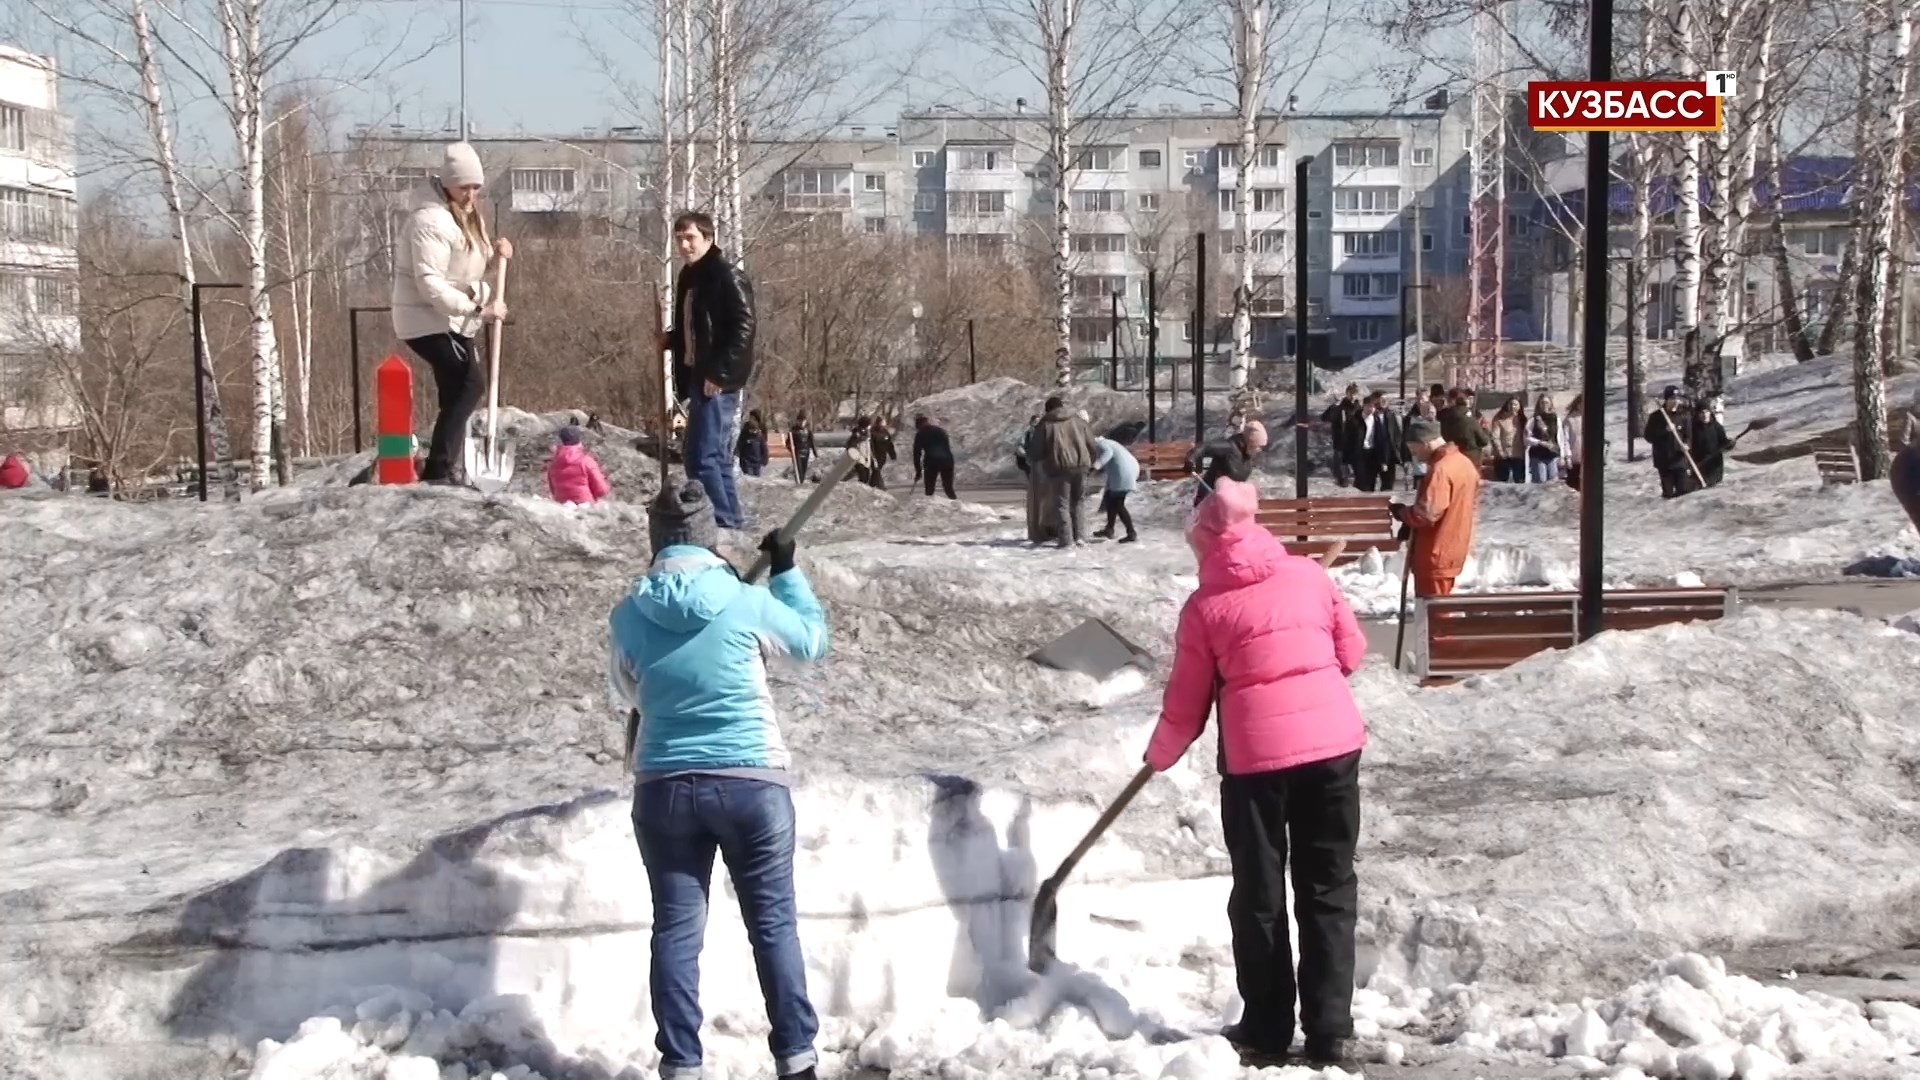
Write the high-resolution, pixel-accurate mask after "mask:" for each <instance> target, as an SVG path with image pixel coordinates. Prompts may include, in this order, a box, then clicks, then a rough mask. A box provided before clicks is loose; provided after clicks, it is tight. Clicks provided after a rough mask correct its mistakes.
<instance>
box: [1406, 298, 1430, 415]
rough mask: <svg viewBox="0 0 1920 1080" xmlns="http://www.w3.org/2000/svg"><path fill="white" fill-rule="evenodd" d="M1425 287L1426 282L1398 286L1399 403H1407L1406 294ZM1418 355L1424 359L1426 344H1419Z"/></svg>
mask: <svg viewBox="0 0 1920 1080" xmlns="http://www.w3.org/2000/svg"><path fill="white" fill-rule="evenodd" d="M1426 287H1427V283H1426V282H1424V281H1423V282H1421V283H1419V284H1418V285H1401V286H1400V403H1401V404H1403V405H1404V404H1406V402H1407V294H1408V293H1412V292H1420V291H1422V290H1424V289H1425V288H1426ZM1420 355H1421V358H1422V359H1423V360H1424V359H1425V357H1426V342H1424V341H1423V342H1421V343H1420Z"/></svg>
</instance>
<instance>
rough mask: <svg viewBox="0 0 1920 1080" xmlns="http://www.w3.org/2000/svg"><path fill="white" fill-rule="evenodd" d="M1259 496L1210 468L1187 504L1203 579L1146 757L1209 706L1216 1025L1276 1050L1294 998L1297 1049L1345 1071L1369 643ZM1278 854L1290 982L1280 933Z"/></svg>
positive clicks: (1185, 733) (1258, 1052)
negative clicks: (1216, 792)
mask: <svg viewBox="0 0 1920 1080" xmlns="http://www.w3.org/2000/svg"><path fill="white" fill-rule="evenodd" d="M1259 504H1260V496H1259V492H1258V491H1256V490H1255V489H1254V487H1253V485H1251V484H1245V483H1241V482H1239V481H1236V480H1233V479H1231V478H1226V477H1222V478H1221V479H1220V480H1219V481H1217V482H1216V484H1215V486H1214V489H1213V494H1211V495H1209V496H1207V498H1206V499H1205V500H1204V501H1202V502H1201V503H1200V505H1199V506H1198V507H1196V508H1195V510H1194V515H1193V519H1192V523H1191V524H1190V525H1189V527H1188V530H1187V542H1188V544H1189V545H1190V546H1191V547H1192V548H1193V551H1194V554H1195V556H1196V557H1197V558H1198V560H1199V564H1200V587H1199V588H1198V589H1196V590H1194V593H1193V595H1192V596H1190V597H1188V598H1187V603H1186V606H1185V607H1184V608H1183V609H1182V610H1181V612H1180V625H1179V629H1178V631H1177V632H1176V634H1175V652H1174V660H1173V671H1172V673H1171V674H1170V675H1169V676H1168V679H1167V689H1166V695H1165V698H1164V701H1163V704H1162V706H1161V712H1160V722H1159V724H1158V725H1157V726H1156V727H1155V728H1154V732H1153V739H1152V741H1151V743H1150V744H1149V745H1148V747H1147V755H1146V761H1147V764H1148V765H1150V766H1152V767H1153V768H1154V769H1155V770H1157V771H1165V770H1167V769H1170V768H1172V767H1173V765H1174V764H1175V763H1177V762H1178V761H1179V760H1180V758H1181V756H1182V755H1184V754H1185V753H1186V751H1187V747H1189V746H1190V745H1192V743H1193V741H1194V740H1195V739H1196V738H1198V737H1199V735H1200V732H1201V729H1202V728H1204V727H1205V726H1206V722H1207V714H1208V712H1209V710H1211V709H1214V708H1216V707H1217V709H1218V715H1219V739H1220V748H1219V754H1220V766H1219V767H1220V774H1221V781H1220V818H1221V825H1222V827H1223V829H1224V832H1225V835H1226V842H1227V849H1228V852H1229V854H1230V855H1231V857H1232V861H1233V893H1232V896H1231V897H1230V899H1229V900H1228V901H1227V919H1228V922H1229V923H1230V925H1231V926H1232V929H1233V957H1234V966H1235V968H1236V969H1237V978H1238V981H1239V989H1240V996H1241V998H1242V999H1244V1000H1245V1002H1246V1011H1245V1013H1244V1014H1243V1016H1242V1018H1241V1020H1240V1022H1239V1023H1238V1024H1236V1025H1233V1026H1232V1027H1229V1028H1228V1029H1227V1030H1226V1031H1225V1032H1224V1034H1225V1035H1226V1037H1227V1038H1228V1039H1229V1040H1230V1041H1232V1042H1233V1043H1234V1044H1235V1045H1236V1046H1237V1047H1239V1048H1240V1050H1241V1053H1242V1054H1243V1055H1244V1056H1245V1057H1246V1058H1247V1059H1248V1064H1249V1065H1259V1064H1273V1063H1275V1062H1277V1061H1279V1060H1280V1059H1283V1058H1285V1057H1286V1056H1287V1055H1288V1054H1289V1053H1290V1051H1291V1047H1292V1045H1293V1035H1294V1005H1295V999H1296V996H1297V997H1298V999H1299V1006H1300V1026H1301V1027H1302V1028H1303V1029H1304V1031H1305V1034H1306V1047H1305V1051H1306V1057H1307V1059H1308V1061H1309V1062H1311V1063H1312V1064H1314V1065H1316V1066H1320V1067H1324V1066H1327V1065H1341V1064H1346V1065H1347V1067H1349V1068H1352V1067H1353V1066H1351V1064H1350V1063H1351V1060H1352V1059H1351V1057H1350V1055H1349V1053H1348V1047H1347V1042H1348V1040H1349V1039H1351V1038H1352V1036H1353V1018H1352V1008H1353V978H1354V938H1353V935H1354V921H1355V916H1356V912H1357V909H1358V903H1359V879H1358V878H1357V877H1356V876H1355V874H1354V869H1353V853H1354V847H1355V845H1356V844H1357V843H1358V841H1359V836H1360V783H1359V778H1360V751H1361V748H1362V747H1364V746H1365V745H1366V741H1367V734H1366V727H1365V725H1364V724H1363V723H1362V721H1361V719H1360V710H1359V707H1358V706H1356V705H1355V704H1354V700H1353V693H1352V691H1351V690H1349V689H1348V687H1347V677H1348V676H1349V675H1352V674H1353V672H1354V671H1355V670H1356V669H1357V668H1359V666H1360V661H1361V659H1362V657H1364V656H1365V654H1366V649H1367V642H1366V638H1365V637H1364V636H1363V635H1362V634H1361V632H1360V625H1359V623H1358V622H1356V621H1355V620H1354V617H1353V611H1352V609H1350V608H1349V607H1348V606H1347V601H1346V598H1345V597H1343V596H1342V595H1341V593H1340V589H1339V586H1337V585H1335V584H1334V583H1333V580H1332V579H1331V578H1330V577H1329V576H1328V575H1327V572H1326V570H1325V569H1324V568H1322V567H1321V565H1320V564H1319V563H1318V562H1315V561H1314V560H1312V559H1307V558H1303V557H1301V556H1297V555H1293V554H1290V553H1288V551H1287V550H1286V548H1285V547H1284V546H1282V545H1281V543H1280V541H1278V540H1276V539H1274V538H1273V536H1272V535H1271V534H1270V533H1268V532H1267V530H1266V529H1265V528H1264V527H1262V526H1261V525H1259V524H1258V523H1257V522H1256V521H1255V515H1256V513H1257V512H1258V510H1259ZM1289 856H1291V868H1290V869H1291V871H1292V879H1293V889H1294V913H1295V917H1296V919H1297V921H1298V923H1299V926H1300V966H1299V976H1298V980H1297V982H1296V979H1295V972H1294V965H1293V957H1292V952H1291V947H1290V945H1289V943H1288V940H1287V915H1286V901H1287V876H1288V873H1287V872H1288V870H1289V866H1288V863H1289Z"/></svg>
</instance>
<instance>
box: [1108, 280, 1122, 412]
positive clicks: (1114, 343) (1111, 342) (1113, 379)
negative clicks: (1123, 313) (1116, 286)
mask: <svg viewBox="0 0 1920 1080" xmlns="http://www.w3.org/2000/svg"><path fill="white" fill-rule="evenodd" d="M1107 389H1109V390H1118V389H1120V294H1119V293H1114V294H1113V325H1112V327H1111V328H1109V331H1108V333H1107Z"/></svg>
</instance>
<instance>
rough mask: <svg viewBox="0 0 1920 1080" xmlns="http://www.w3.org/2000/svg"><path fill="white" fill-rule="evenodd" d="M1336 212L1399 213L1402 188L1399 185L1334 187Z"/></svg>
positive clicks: (1334, 208)
mask: <svg viewBox="0 0 1920 1080" xmlns="http://www.w3.org/2000/svg"><path fill="white" fill-rule="evenodd" d="M1333 212H1334V213H1336V214H1397V213H1399V212H1400V189H1399V188H1397V187H1337V188H1334V189H1333Z"/></svg>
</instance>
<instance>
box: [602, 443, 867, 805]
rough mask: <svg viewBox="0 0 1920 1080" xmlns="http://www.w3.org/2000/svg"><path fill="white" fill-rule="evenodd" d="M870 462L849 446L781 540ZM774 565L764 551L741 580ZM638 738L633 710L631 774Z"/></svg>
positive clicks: (789, 521) (858, 448)
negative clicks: (848, 477) (841, 483)
mask: <svg viewBox="0 0 1920 1080" xmlns="http://www.w3.org/2000/svg"><path fill="white" fill-rule="evenodd" d="M867 461H868V456H867V450H866V448H865V447H862V446H849V447H848V448H847V452H846V453H845V454H843V455H841V457H840V460H839V461H836V462H834V463H833V468H831V469H829V470H827V475H826V476H825V477H823V478H822V479H821V481H820V486H818V487H816V488H814V489H813V491H812V492H810V493H808V495H807V501H806V502H803V503H801V504H800V509H798V510H795V511H794V512H793V516H792V517H790V518H788V519H787V523H786V524H785V525H782V526H780V539H782V540H791V539H793V538H794V537H795V536H798V535H799V534H800V530H801V529H802V528H804V527H806V524H807V519H808V518H811V517H813V514H814V511H816V510H818V509H820V504H821V503H823V502H826V501H827V496H828V495H831V494H832V493H833V487H834V485H835V484H838V483H839V482H840V481H842V480H844V479H846V478H847V476H848V474H850V473H852V472H853V470H854V468H855V467H856V466H860V465H865V464H866V463H867ZM772 565H773V555H772V554H771V553H770V552H765V551H763V552H761V553H760V557H759V558H757V559H755V560H753V565H752V566H751V567H748V568H747V572H746V573H745V574H744V575H742V577H741V580H743V581H745V582H746V583H747V584H749V585H751V584H753V583H754V582H756V581H758V580H760V576H761V575H762V574H765V573H766V572H767V570H768V568H769V567H771V566H772ZM639 736H640V713H639V712H638V711H637V710H632V711H629V712H628V713H627V771H628V772H632V771H633V749H634V742H635V740H636V739H638V738H639Z"/></svg>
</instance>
